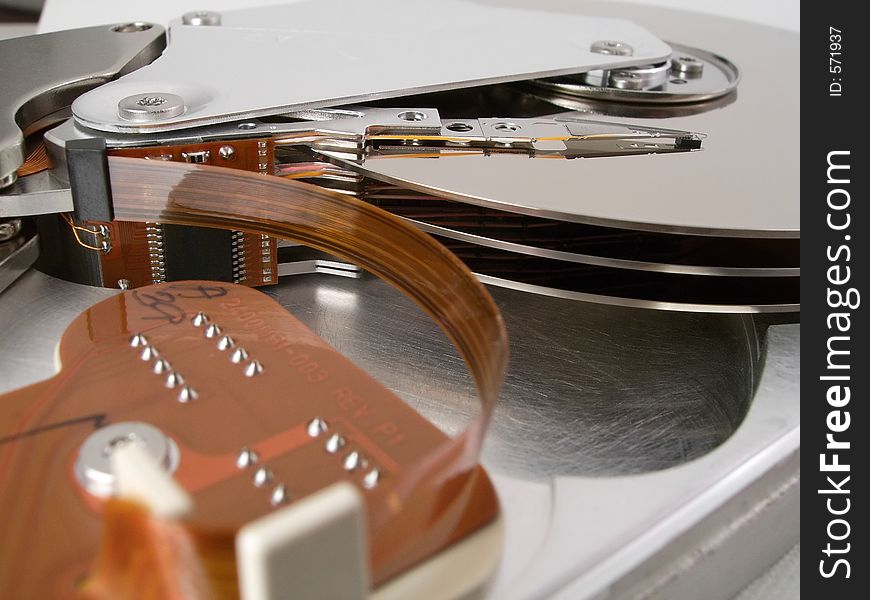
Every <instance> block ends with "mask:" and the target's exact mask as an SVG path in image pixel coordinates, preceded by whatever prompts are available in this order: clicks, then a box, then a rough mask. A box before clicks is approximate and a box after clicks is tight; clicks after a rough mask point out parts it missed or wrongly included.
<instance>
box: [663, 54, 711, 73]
mask: <svg viewBox="0 0 870 600" xmlns="http://www.w3.org/2000/svg"><path fill="white" fill-rule="evenodd" d="M671 72H672V73H675V74H677V75H681V76H683V77H700V76H701V75H703V73H704V61H702V60H699V59H697V58H695V57H694V56H676V55H675V56H672V57H671Z"/></svg>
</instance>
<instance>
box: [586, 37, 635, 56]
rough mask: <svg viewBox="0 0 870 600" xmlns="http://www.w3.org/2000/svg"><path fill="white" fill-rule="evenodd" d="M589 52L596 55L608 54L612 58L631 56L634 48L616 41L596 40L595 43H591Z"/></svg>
mask: <svg viewBox="0 0 870 600" xmlns="http://www.w3.org/2000/svg"><path fill="white" fill-rule="evenodd" d="M589 50H590V51H591V52H595V53H596V54H610V55H613V56H631V55H632V54H634V48H632V47H631V46H629V45H628V44H626V43H625V42H619V41H617V40H598V41H597V42H592V46H590V47H589Z"/></svg>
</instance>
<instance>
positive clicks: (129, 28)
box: [112, 22, 154, 33]
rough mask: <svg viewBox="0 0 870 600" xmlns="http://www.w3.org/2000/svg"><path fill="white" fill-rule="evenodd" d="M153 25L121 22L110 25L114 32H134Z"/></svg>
mask: <svg viewBox="0 0 870 600" xmlns="http://www.w3.org/2000/svg"><path fill="white" fill-rule="evenodd" d="M152 27H154V25H152V24H151V23H143V22H136V23H121V24H120V25H115V26H114V27H112V31H114V32H115V33H136V32H137V31H148V30H149V29H151V28H152Z"/></svg>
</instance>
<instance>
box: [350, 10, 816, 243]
mask: <svg viewBox="0 0 870 600" xmlns="http://www.w3.org/2000/svg"><path fill="white" fill-rule="evenodd" d="M497 4H499V5H517V6H519V5H520V4H521V3H520V2H518V1H515V0H500V1H499V2H497ZM536 9H538V10H552V11H559V12H567V13H582V14H589V15H610V16H614V17H619V18H626V19H631V20H634V21H635V22H636V23H638V24H640V25H641V26H644V27H646V28H648V29H649V30H650V31H652V32H653V33H655V34H656V35H658V36H660V37H661V38H662V39H668V40H672V41H674V42H675V43H679V44H684V45H688V46H694V47H697V48H702V49H704V50H707V51H709V52H712V53H715V54H718V55H721V56H724V57H725V58H727V59H728V60H730V61H731V62H733V63H735V64H736V65H737V66H738V67H739V69H740V71H741V74H742V78H741V81H740V83H739V85H738V87H737V90H736V92H735V93H732V94H730V95H728V96H726V97H725V98H722V99H720V101H718V102H715V103H713V105H712V106H710V107H707V109H706V110H704V111H702V112H697V113H695V114H686V113H691V112H693V111H694V110H696V109H697V107H696V106H691V105H688V106H675V105H667V106H665V105H663V106H661V107H659V108H660V110H659V108H656V109H652V110H650V109H649V108H648V107H644V108H643V109H639V108H638V107H637V106H636V105H635V106H631V105H627V104H620V103H618V102H607V101H601V102H591V103H585V104H584V105H583V110H584V112H582V113H580V112H577V113H572V114H574V115H575V116H577V117H578V118H587V119H588V118H600V119H606V120H612V121H616V122H621V123H635V124H638V125H648V126H653V127H665V128H673V129H684V130H688V131H693V132H698V133H702V134H705V135H706V136H707V137H706V138H705V139H704V141H703V148H702V150H701V151H696V152H686V153H674V154H662V155H642V156H620V157H606V158H589V159H574V160H543V159H529V158H527V157H525V156H519V155H493V156H480V155H477V156H473V155H472V156H462V157H457V156H451V157H447V158H445V157H442V158H438V159H429V160H368V161H366V162H365V163H364V165H363V167H362V169H363V171H364V172H365V173H366V174H367V175H369V176H372V177H374V178H376V179H379V180H382V181H387V182H390V183H394V184H397V185H400V186H402V187H407V188H411V189H415V190H418V191H422V192H426V193H431V194H435V195H438V196H441V197H445V198H450V199H454V200H460V201H464V202H469V203H473V204H479V205H484V206H491V207H495V208H500V209H503V210H510V211H513V212H519V213H524V214H530V215H536V216H541V217H549V218H556V219H562V220H566V221H574V222H580V223H589V224H595V225H606V226H611V227H623V228H629V229H637V230H643V231H656V232H664V233H688V234H695V235H713V236H728V237H748V238H798V237H800V207H799V204H800V202H799V201H800V195H799V188H798V172H799V168H800V158H799V151H800V124H799V118H800V100H799V96H798V88H799V83H800V71H799V62H798V58H799V40H800V36H799V35H798V34H796V33H791V32H787V31H783V30H779V29H775V28H770V27H765V26H760V25H754V24H751V23H748V22H743V21H738V20H728V19H722V18H719V17H708V16H704V15H700V14H697V13H691V12H677V11H673V10H667V9H658V8H648V7H642V6H636V5H625V4H622V3H613V2H583V3H580V2H568V1H560V0H548V1H545V2H539V3H536ZM530 51H531V50H530ZM470 110H473V108H472V109H470ZM554 112H558V108H555V107H554ZM623 115H624V116H623ZM630 115H635V116H630ZM637 115H640V116H637ZM651 115H655V116H651ZM468 116H469V117H471V116H479V117H510V116H515V115H479V114H474V115H468ZM563 116H568V115H563ZM349 166H351V165H349ZM357 168H359V167H357Z"/></svg>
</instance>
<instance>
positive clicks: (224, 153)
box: [218, 146, 236, 161]
mask: <svg viewBox="0 0 870 600" xmlns="http://www.w3.org/2000/svg"><path fill="white" fill-rule="evenodd" d="M218 156H220V157H221V158H222V159H224V160H227V161H229V160H233V158H235V156H236V151H235V149H234V148H233V147H232V146H221V147H220V148H219V149H218Z"/></svg>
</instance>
